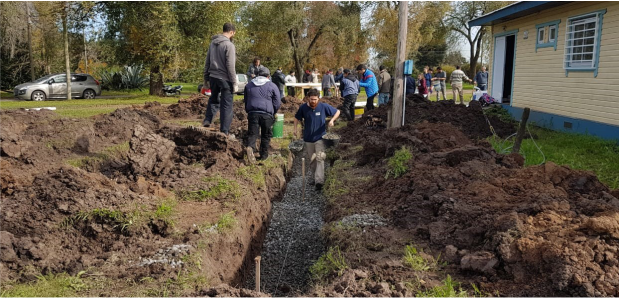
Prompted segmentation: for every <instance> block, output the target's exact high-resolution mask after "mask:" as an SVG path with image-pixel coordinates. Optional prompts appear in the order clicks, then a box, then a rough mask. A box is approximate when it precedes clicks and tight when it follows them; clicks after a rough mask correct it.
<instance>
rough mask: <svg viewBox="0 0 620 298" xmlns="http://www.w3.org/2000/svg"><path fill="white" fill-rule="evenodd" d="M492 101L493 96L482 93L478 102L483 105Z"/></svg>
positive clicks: (493, 101) (493, 100)
mask: <svg viewBox="0 0 620 298" xmlns="http://www.w3.org/2000/svg"><path fill="white" fill-rule="evenodd" d="M492 103H495V99H494V98H493V97H491V96H490V95H489V94H488V93H484V94H482V96H481V97H480V104H481V105H482V106H483V107H484V106H488V105H491V104H492Z"/></svg>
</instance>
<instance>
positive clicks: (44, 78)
mask: <svg viewBox="0 0 620 298" xmlns="http://www.w3.org/2000/svg"><path fill="white" fill-rule="evenodd" d="M52 76H53V75H46V76H44V77H42V78H38V79H36V80H34V82H35V83H44V82H47V81H48V80H49V79H51V78H52Z"/></svg>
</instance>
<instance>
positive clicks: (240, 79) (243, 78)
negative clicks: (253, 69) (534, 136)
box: [237, 74, 245, 82]
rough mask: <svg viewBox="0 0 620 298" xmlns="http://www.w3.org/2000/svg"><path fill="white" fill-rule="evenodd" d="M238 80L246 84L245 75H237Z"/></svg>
mask: <svg viewBox="0 0 620 298" xmlns="http://www.w3.org/2000/svg"><path fill="white" fill-rule="evenodd" d="M237 80H238V81H239V82H245V76H244V75H239V74H238V75H237Z"/></svg>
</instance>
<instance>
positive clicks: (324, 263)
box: [310, 246, 349, 281]
mask: <svg viewBox="0 0 620 298" xmlns="http://www.w3.org/2000/svg"><path fill="white" fill-rule="evenodd" d="M347 268H349V266H348V265H347V262H346V261H345V259H344V256H343V255H342V253H341V252H340V248H339V247H338V246H336V247H330V248H329V250H328V251H327V252H326V253H325V254H323V255H322V256H321V257H320V258H319V259H318V260H317V261H316V262H315V263H314V264H313V265H312V266H310V275H311V276H312V279H314V280H316V281H323V280H324V279H325V278H326V277H328V276H330V275H332V274H334V273H336V274H338V276H340V275H342V273H344V270H345V269H347Z"/></svg>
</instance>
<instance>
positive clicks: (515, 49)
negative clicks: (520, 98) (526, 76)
mask: <svg viewBox="0 0 620 298" xmlns="http://www.w3.org/2000/svg"><path fill="white" fill-rule="evenodd" d="M496 26H497V25H496ZM509 35H514V36H515V45H514V54H513V55H512V63H513V67H512V84H510V85H511V86H510V106H512V101H513V99H514V96H513V91H514V89H515V69H516V68H517V40H518V37H519V29H514V30H510V31H506V32H502V33H497V34H494V35H493V69H492V70H493V71H495V43H496V41H497V38H498V37H502V36H509ZM505 58H507V57H505ZM505 61H506V60H504V63H505ZM504 69H505V66H504ZM492 77H493V76H491V78H492ZM493 84H495V81H493ZM493 84H492V85H491V86H490V87H491V89H490V90H489V91H491V94H493ZM502 84H503V83H502ZM500 100H502V101H503V99H500Z"/></svg>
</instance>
